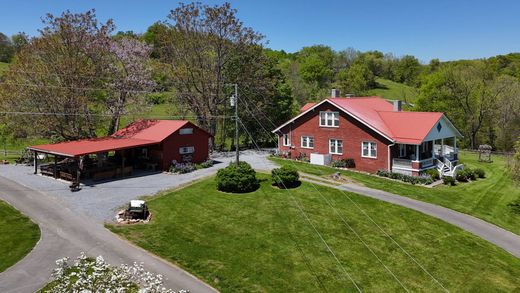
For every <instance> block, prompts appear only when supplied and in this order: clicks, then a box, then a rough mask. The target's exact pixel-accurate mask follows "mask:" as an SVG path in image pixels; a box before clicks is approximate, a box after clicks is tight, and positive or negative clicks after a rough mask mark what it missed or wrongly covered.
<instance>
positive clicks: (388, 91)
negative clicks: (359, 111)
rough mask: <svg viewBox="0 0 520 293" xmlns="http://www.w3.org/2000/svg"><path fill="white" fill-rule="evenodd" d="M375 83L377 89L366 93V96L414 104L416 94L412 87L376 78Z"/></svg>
mask: <svg viewBox="0 0 520 293" xmlns="http://www.w3.org/2000/svg"><path fill="white" fill-rule="evenodd" d="M376 81H377V84H378V86H377V88H375V89H371V90H369V91H367V93H366V94H367V95H369V96H380V97H383V98H385V99H390V100H402V101H406V102H408V103H414V102H415V99H416V97H417V95H418V92H417V89H415V88H414V87H411V86H408V85H405V84H402V83H398V82H394V81H391V80H388V79H383V78H378V79H377V80H376Z"/></svg>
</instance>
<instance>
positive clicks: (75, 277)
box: [42, 253, 188, 293]
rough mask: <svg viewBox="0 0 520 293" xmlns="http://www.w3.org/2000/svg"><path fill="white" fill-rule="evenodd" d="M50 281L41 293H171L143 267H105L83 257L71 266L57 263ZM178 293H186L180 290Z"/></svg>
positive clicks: (64, 261) (67, 262) (99, 260)
mask: <svg viewBox="0 0 520 293" xmlns="http://www.w3.org/2000/svg"><path fill="white" fill-rule="evenodd" d="M56 265H57V267H56V268H55V269H54V271H53V273H52V281H51V282H50V283H49V284H47V285H46V286H45V288H43V290H42V291H43V292H60V293H61V292H157V293H159V292H162V293H174V291H173V290H170V289H166V288H165V287H164V285H163V277H162V276H161V275H155V274H152V273H150V272H147V271H146V270H145V269H144V268H143V264H138V263H134V264H133V265H130V266H128V265H121V266H118V267H115V266H111V265H110V264H108V263H107V262H106V261H105V260H104V259H103V257H101V256H98V257H96V258H91V257H87V256H86V255H85V254H84V253H81V255H80V256H79V257H78V258H77V259H76V261H74V262H71V261H70V260H69V259H68V258H62V259H58V260H57V261H56ZM180 292H188V291H185V290H180V291H179V293H180Z"/></svg>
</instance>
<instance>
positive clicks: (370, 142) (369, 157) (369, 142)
mask: <svg viewBox="0 0 520 293" xmlns="http://www.w3.org/2000/svg"><path fill="white" fill-rule="evenodd" d="M364 143H368V156H365V155H363V144H364ZM372 143H373V144H375V145H376V148H375V150H376V155H375V156H371V155H370V153H371V148H370V144H372ZM361 157H362V158H368V159H377V143H376V142H373V141H362V142H361Z"/></svg>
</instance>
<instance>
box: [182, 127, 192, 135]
mask: <svg viewBox="0 0 520 293" xmlns="http://www.w3.org/2000/svg"><path fill="white" fill-rule="evenodd" d="M192 133H193V128H181V129H180V130H179V134H181V135H184V134H192Z"/></svg>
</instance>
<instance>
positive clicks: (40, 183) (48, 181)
mask: <svg viewBox="0 0 520 293" xmlns="http://www.w3.org/2000/svg"><path fill="white" fill-rule="evenodd" d="M267 156H268V152H267V151H266V152H256V151H244V152H241V157H240V159H241V160H243V161H246V162H248V163H250V164H251V165H252V166H253V168H255V169H258V170H271V169H272V168H274V167H276V165H275V164H274V163H272V162H271V161H269V160H267ZM212 158H213V159H214V160H215V161H216V162H218V163H216V164H215V165H214V166H213V167H211V168H207V169H201V170H196V171H194V172H192V173H188V174H170V173H146V172H141V173H138V174H135V175H134V176H132V177H129V178H124V179H118V180H112V181H106V182H88V181H87V182H85V185H84V186H82V189H81V190H80V191H78V192H70V190H69V188H68V185H69V183H68V182H65V181H61V180H55V179H53V178H50V177H46V176H42V175H39V174H38V175H34V174H33V172H34V168H33V167H29V166H21V165H18V166H15V165H0V176H3V177H5V178H8V179H11V180H13V181H16V182H18V183H20V184H21V185H24V186H26V187H28V188H31V189H37V190H39V191H41V192H45V193H47V194H49V195H51V196H53V197H55V198H56V199H57V200H58V201H61V202H63V203H65V204H66V206H68V207H70V208H71V209H72V210H73V211H75V212H80V213H84V214H86V215H88V216H89V217H92V218H94V219H95V220H97V221H101V222H103V221H113V220H114V217H115V213H116V212H117V209H118V208H120V207H122V206H124V205H125V204H127V203H128V202H129V201H130V200H132V199H136V198H139V197H141V196H145V195H153V194H156V193H157V192H159V191H162V190H166V189H171V188H175V187H178V186H181V185H183V184H186V183H189V182H191V181H194V180H197V179H201V178H204V177H207V176H210V175H213V174H215V173H216V171H217V170H218V169H220V168H223V167H226V166H227V165H228V164H229V162H231V161H233V160H234V158H235V154H234V153H217V154H214V155H213V156H212Z"/></svg>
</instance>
